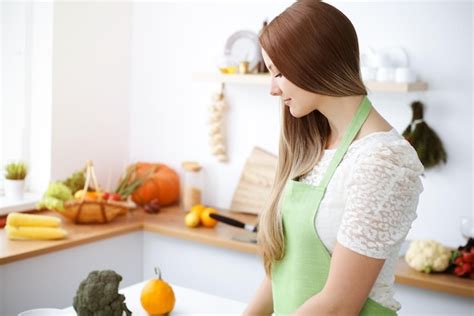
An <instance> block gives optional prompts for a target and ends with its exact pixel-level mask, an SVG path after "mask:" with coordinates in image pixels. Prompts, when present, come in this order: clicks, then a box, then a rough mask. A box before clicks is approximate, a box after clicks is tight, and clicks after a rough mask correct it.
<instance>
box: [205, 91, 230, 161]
mask: <svg viewBox="0 0 474 316" xmlns="http://www.w3.org/2000/svg"><path fill="white" fill-rule="evenodd" d="M212 101H213V103H212V104H211V106H210V107H209V112H210V117H209V121H208V124H209V126H210V129H209V136H210V139H209V143H210V145H211V153H212V154H213V155H214V156H216V157H217V160H218V161H220V162H226V161H228V157H227V150H226V143H225V141H226V138H225V133H226V130H225V120H224V119H225V111H226V110H227V109H228V108H229V106H228V105H227V102H226V100H225V96H224V84H222V87H221V91H220V92H219V93H216V94H214V95H213V97H212Z"/></svg>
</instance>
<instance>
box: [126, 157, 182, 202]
mask: <svg viewBox="0 0 474 316" xmlns="http://www.w3.org/2000/svg"><path fill="white" fill-rule="evenodd" d="M131 178H132V179H135V178H140V179H145V178H146V179H147V180H145V181H144V182H143V183H142V184H141V185H140V186H139V187H138V188H137V189H136V190H135V191H134V192H133V194H132V200H133V202H135V203H137V204H138V205H145V204H147V203H149V202H150V201H151V200H153V199H158V201H159V202H160V205H162V206H165V205H170V204H173V203H175V202H176V201H178V199H179V192H180V190H179V175H178V173H177V172H176V171H174V170H173V169H172V168H170V167H168V166H167V165H164V164H160V163H146V162H138V163H136V164H135V171H134V174H133V176H132V177H131Z"/></svg>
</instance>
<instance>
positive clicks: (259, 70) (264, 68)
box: [257, 20, 269, 73]
mask: <svg viewBox="0 0 474 316" xmlns="http://www.w3.org/2000/svg"><path fill="white" fill-rule="evenodd" d="M267 25H268V22H267V20H265V21H263V26H262V29H261V30H260V32H259V33H258V35H259V36H260V34H262V32H263V30H264V29H265V28H266V27H267ZM258 46H259V48H261V47H260V43H259V44H258ZM258 55H259V56H258V59H259V60H258V63H257V73H268V72H269V71H268V69H267V66H266V65H265V62H264V61H263V56H262V52H261V51H260V49H259V50H258Z"/></svg>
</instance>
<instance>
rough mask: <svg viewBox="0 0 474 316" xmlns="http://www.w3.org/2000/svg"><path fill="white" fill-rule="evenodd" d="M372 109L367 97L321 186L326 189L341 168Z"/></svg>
mask: <svg viewBox="0 0 474 316" xmlns="http://www.w3.org/2000/svg"><path fill="white" fill-rule="evenodd" d="M371 109H372V104H371V103H370V101H369V99H368V98H367V96H364V98H363V99H362V103H361V104H360V105H359V107H358V109H357V112H356V114H355V116H354V118H353V119H352V121H351V123H350V124H349V127H348V128H347V130H346V132H345V134H344V137H343V138H342V141H341V144H340V145H339V147H338V148H337V150H336V153H335V154H334V157H333V159H332V161H331V163H330V165H329V167H328V169H327V170H326V173H325V174H324V178H323V179H322V181H321V184H320V186H322V187H324V188H326V187H327V186H328V184H329V181H330V180H331V178H332V176H333V174H334V172H335V171H336V168H337V167H338V166H339V163H340V162H341V161H342V158H343V157H344V155H345V154H346V152H347V150H348V149H349V146H350V145H351V143H352V141H353V140H354V138H355V137H356V135H357V133H358V132H359V131H360V129H361V127H362V125H363V124H364V122H365V120H366V119H367V117H368V116H369V113H370V110H371Z"/></svg>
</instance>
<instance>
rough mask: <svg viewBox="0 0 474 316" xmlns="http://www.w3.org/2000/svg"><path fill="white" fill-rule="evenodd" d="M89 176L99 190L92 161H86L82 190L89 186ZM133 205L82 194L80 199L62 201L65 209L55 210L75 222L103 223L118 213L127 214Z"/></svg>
mask: <svg viewBox="0 0 474 316" xmlns="http://www.w3.org/2000/svg"><path fill="white" fill-rule="evenodd" d="M91 178H92V181H93V182H94V186H95V189H96V191H98V192H100V189H99V186H98V185H97V179H96V176H95V172H94V167H93V166H92V161H87V164H86V183H85V185H84V191H86V190H87V188H88V187H89V183H90V182H91ZM134 207H135V204H134V203H133V202H127V201H111V200H107V201H106V200H96V201H91V200H87V199H86V198H85V195H84V196H83V197H82V199H81V200H70V201H66V202H64V209H65V210H64V211H57V212H58V213H59V214H61V215H62V216H64V217H66V218H67V219H70V220H71V221H73V222H74V223H76V224H105V223H108V222H110V221H111V220H113V219H114V218H115V217H117V216H119V215H125V214H127V212H128V210H129V209H131V208H134Z"/></svg>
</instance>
